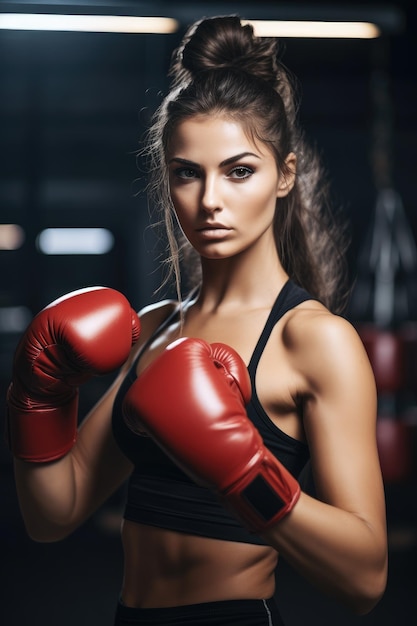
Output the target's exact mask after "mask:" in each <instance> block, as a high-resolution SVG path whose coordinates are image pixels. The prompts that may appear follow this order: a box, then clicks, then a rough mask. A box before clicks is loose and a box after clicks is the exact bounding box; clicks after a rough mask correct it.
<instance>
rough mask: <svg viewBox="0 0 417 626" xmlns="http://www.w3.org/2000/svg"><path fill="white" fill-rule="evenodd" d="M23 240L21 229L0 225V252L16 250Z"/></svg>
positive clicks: (14, 225)
mask: <svg viewBox="0 0 417 626" xmlns="http://www.w3.org/2000/svg"><path fill="white" fill-rule="evenodd" d="M24 240H25V233H24V230H23V228H21V227H20V226H18V225H17V224H0V250H18V249H19V248H20V247H21V246H22V245H23V242H24Z"/></svg>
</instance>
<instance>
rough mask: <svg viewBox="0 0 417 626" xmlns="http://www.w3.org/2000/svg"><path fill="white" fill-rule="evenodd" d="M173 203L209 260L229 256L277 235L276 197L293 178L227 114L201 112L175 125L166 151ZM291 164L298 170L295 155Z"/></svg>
mask: <svg viewBox="0 0 417 626" xmlns="http://www.w3.org/2000/svg"><path fill="white" fill-rule="evenodd" d="M167 164H168V168H169V184H170V193H171V197H172V201H173V204H174V208H175V212H176V215H177V219H178V222H179V224H180V226H181V229H182V231H183V233H184V235H185V236H186V238H187V239H188V241H189V242H190V243H191V245H192V246H193V247H194V248H195V249H196V250H197V252H198V253H199V254H200V255H201V256H203V257H206V258H212V259H218V258H226V257H230V256H233V255H235V254H238V253H239V252H242V251H243V250H245V249H247V248H249V247H251V246H253V245H254V244H256V242H258V241H260V240H261V239H263V238H264V237H272V236H273V235H272V224H273V218H274V213H275V206H276V199H277V198H279V197H282V196H285V195H287V193H288V192H289V191H290V190H291V188H292V186H293V184H294V176H287V177H286V178H284V176H283V175H282V174H280V173H279V172H278V169H277V165H276V161H275V159H274V156H273V154H272V153H271V152H270V151H269V150H268V148H267V147H266V146H265V145H264V144H263V143H261V142H256V143H255V142H254V141H252V140H251V139H249V138H248V136H247V134H246V133H245V130H244V128H243V127H242V126H241V125H240V124H239V123H237V122H235V121H233V120H231V119H230V118H227V117H223V116H220V115H218V116H210V117H208V116H197V117H193V118H190V119H188V120H186V121H184V122H182V123H181V124H179V125H178V127H177V128H176V130H175V132H174V134H173V137H172V139H171V144H170V150H169V153H168V154H167ZM287 164H288V165H289V166H290V168H291V169H292V170H294V171H295V156H294V155H293V154H290V155H289V156H288V158H287Z"/></svg>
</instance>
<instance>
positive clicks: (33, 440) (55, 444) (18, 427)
mask: <svg viewBox="0 0 417 626" xmlns="http://www.w3.org/2000/svg"><path fill="white" fill-rule="evenodd" d="M77 416H78V394H74V395H73V396H72V397H71V398H70V399H69V401H68V402H67V403H66V404H63V405H61V406H59V407H54V408H49V407H48V408H37V409H27V408H22V407H18V406H16V403H14V402H13V399H12V397H11V394H10V393H9V398H8V408H7V417H6V420H7V421H6V439H7V442H8V445H9V448H10V450H11V452H12V454H13V455H14V456H15V457H17V458H19V459H22V460H24V461H30V462H32V463H46V462H48V461H55V460H57V459H59V458H61V457H63V456H65V454H66V453H67V452H69V450H71V448H72V446H73V445H74V443H75V441H76V438H77Z"/></svg>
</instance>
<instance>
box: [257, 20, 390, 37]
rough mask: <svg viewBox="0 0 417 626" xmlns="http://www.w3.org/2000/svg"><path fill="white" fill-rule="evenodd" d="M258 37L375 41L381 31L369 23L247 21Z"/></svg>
mask: <svg viewBox="0 0 417 626" xmlns="http://www.w3.org/2000/svg"><path fill="white" fill-rule="evenodd" d="M246 23H247V24H248V23H250V24H252V26H253V27H254V31H255V34H256V35H258V36H259V37H318V38H333V39H375V38H376V37H379V36H380V35H381V30H380V28H378V26H376V24H372V23H370V22H330V21H329V22H328V21H300V20H290V21H288V20H247V21H246Z"/></svg>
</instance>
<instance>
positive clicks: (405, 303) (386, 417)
mask: <svg viewBox="0 0 417 626" xmlns="http://www.w3.org/2000/svg"><path fill="white" fill-rule="evenodd" d="M378 45H379V46H380V47H379V48H378V53H379V54H380V55H381V53H382V57H383V58H382V61H383V66H382V68H381V66H379V67H378V68H376V69H375V70H374V72H373V74H372V77H371V93H372V97H373V103H374V113H375V115H374V124H373V137H372V139H373V141H372V165H373V171H374V177H375V184H376V188H377V198H376V203H375V207H374V212H373V215H372V221H371V226H370V229H369V233H368V237H367V238H366V239H365V242H364V245H363V247H362V249H361V251H360V254H359V259H358V267H357V281H356V285H355V288H354V290H353V293H352V298H351V303H350V316H351V318H352V321H353V323H354V324H355V326H356V328H357V330H358V332H359V335H360V336H361V338H362V341H363V343H364V346H365V349H366V351H367V353H368V356H369V360H370V362H371V365H372V368H373V371H374V375H375V381H376V386H377V391H378V420H377V440H378V450H379V455H380V461H381V468H382V473H383V477H384V480H385V482H387V483H402V482H405V481H407V480H409V478H410V477H411V473H412V471H413V452H414V451H413V443H412V442H413V437H412V434H411V433H410V426H409V423H408V422H406V421H405V420H404V419H403V415H402V408H400V407H402V406H403V404H404V402H403V399H404V397H406V396H407V397H409V396H410V394H413V393H415V392H417V374H416V373H415V369H414V368H415V364H416V360H417V351H416V347H417V326H416V323H415V321H413V320H417V296H416V288H417V251H416V244H415V241H414V238H413V235H412V233H411V230H410V228H409V226H408V223H407V219H406V216H405V212H404V209H403V205H402V201H401V197H400V195H399V193H398V192H397V191H396V190H395V189H394V186H393V182H392V175H391V159H390V150H391V142H392V102H391V97H390V91H389V77H388V73H387V71H386V58H385V57H386V47H384V43H383V42H379V44H378ZM378 62H379V65H380V64H381V56H379V58H378Z"/></svg>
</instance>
